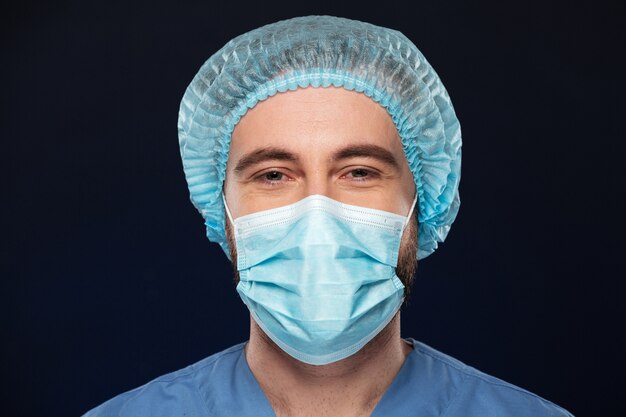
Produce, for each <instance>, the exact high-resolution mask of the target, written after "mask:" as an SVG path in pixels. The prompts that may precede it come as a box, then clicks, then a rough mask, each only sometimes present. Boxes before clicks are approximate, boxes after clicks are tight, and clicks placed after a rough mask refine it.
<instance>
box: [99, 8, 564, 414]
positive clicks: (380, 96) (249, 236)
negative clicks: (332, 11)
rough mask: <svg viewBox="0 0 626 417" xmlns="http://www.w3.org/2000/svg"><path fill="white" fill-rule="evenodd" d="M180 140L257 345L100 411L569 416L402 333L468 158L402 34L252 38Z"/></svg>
mask: <svg viewBox="0 0 626 417" xmlns="http://www.w3.org/2000/svg"><path fill="white" fill-rule="evenodd" d="M179 139H180V147H181V155H182V159H183V165H184V169H185V173H186V177H187V181H188V184H189V189H190V193H191V199H192V201H193V203H194V204H195V205H196V207H197V208H198V209H199V211H200V212H201V213H202V215H203V217H204V219H205V221H206V226H207V236H208V237H209V239H210V240H212V241H214V242H217V243H219V244H220V245H221V246H222V248H223V249H224V250H225V252H226V253H227V255H228V256H229V257H230V259H231V260H232V262H233V265H234V267H235V279H236V281H237V291H238V293H239V295H240V296H241V298H242V300H243V301H244V303H245V304H246V305H247V307H248V309H249V310H250V314H251V320H250V339H249V341H248V342H247V343H245V344H241V345H238V346H234V347H232V348H230V349H227V350H225V351H223V352H220V353H217V354H215V355H213V356H210V357H208V358H206V359H204V360H203V361H200V362H198V363H197V364H194V365H191V366H190V367H188V368H186V369H183V370H181V371H178V372H174V373H172V374H169V375H166V376H163V377H161V378H158V379H156V380H154V381H152V382H150V383H148V384H146V385H145V386H143V387H141V388H138V389H136V390H133V391H130V392H128V393H125V394H122V395H120V396H118V397H116V398H114V399H113V400H111V401H109V402H107V403H105V404H103V405H102V406H100V407H98V408H96V409H95V410H92V411H91V412H89V413H88V414H87V416H134V417H140V416H279V417H282V416H342V417H352V416H448V417H452V416H463V417H473V416H481V417H484V416H535V417H537V416H568V415H570V414H569V413H567V412H566V411H565V410H563V409H561V408H559V407H558V406H556V405H554V404H552V403H550V402H548V401H546V400H543V399H541V398H539V397H537V396H535V395H533V394H531V393H529V392H526V391H524V390H522V389H520V388H517V387H515V386H512V385H510V384H507V383H506V382H503V381H500V380H498V379H496V378H493V377H490V376H488V375H485V374H483V373H481V372H479V371H477V370H475V369H473V368H471V367H468V366H466V365H464V364H462V363H461V362H459V361H457V360H455V359H453V358H450V357H449V356H446V355H444V354H442V353H440V352H437V351H436V350H434V349H432V348H430V347H428V346H426V345H424V344H422V343H420V342H417V341H415V340H413V339H402V338H401V337H400V312H399V309H400V306H401V304H402V301H403V300H404V298H405V296H406V295H407V293H408V291H409V289H410V287H411V283H412V279H413V275H414V272H415V268H416V261H417V259H422V258H424V257H426V256H427V255H429V254H430V253H432V252H433V251H434V250H435V249H436V248H437V244H438V242H442V241H443V240H444V239H445V237H446V235H447V233H448V231H449V229H450V225H451V224H452V222H453V221H454V218H455V217H456V213H457V210H458V207H459V196H458V185H459V179H460V157H461V136H460V128H459V124H458V120H457V118H456V116H455V114H454V110H453V108H452V105H451V103H450V99H449V97H448V94H447V92H446V90H445V89H444V87H443V85H442V84H441V82H440V80H439V78H438V77H437V75H436V73H435V72H434V70H433V69H432V68H431V67H430V65H429V64H428V62H427V61H426V60H425V58H424V57H423V56H422V54H421V53H420V52H419V51H418V50H417V48H416V47H415V46H414V45H413V44H412V43H411V42H410V41H409V40H408V39H407V38H405V37H404V36H403V35H402V34H400V33H398V32H395V31H392V30H389V29H385V28H380V27H376V26H373V25H369V24H366V23H362V22H356V21H351V20H347V19H340V18H334V17H327V16H311V17H303V18H296V19H291V20H287V21H282V22H278V23H275V24H272V25H268V26H265V27H262V28H259V29H256V30H254V31H252V32H249V33H247V34H244V35H242V36H240V37H238V38H236V39H234V40H232V41H231V42H229V43H228V44H227V45H226V46H225V47H224V48H222V50H220V51H218V52H217V53H216V54H215V55H213V56H212V57H211V58H210V59H209V60H208V61H207V62H206V63H205V64H204V65H203V67H202V68H201V69H200V71H199V72H198V74H197V75H196V77H195V78H194V80H193V81H192V83H191V85H190V86H189V88H188V89H187V92H186V93H185V96H184V98H183V101H182V104H181V112H180V119H179Z"/></svg>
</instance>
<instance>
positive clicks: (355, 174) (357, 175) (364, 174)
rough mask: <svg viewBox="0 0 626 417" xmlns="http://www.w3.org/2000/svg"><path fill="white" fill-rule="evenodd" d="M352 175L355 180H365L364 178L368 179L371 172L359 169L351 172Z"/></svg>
mask: <svg viewBox="0 0 626 417" xmlns="http://www.w3.org/2000/svg"><path fill="white" fill-rule="evenodd" d="M350 174H351V175H352V177H354V178H363V177H367V176H368V175H369V174H370V172H369V171H368V170H365V169H362V168H359V169H353V170H352V171H350Z"/></svg>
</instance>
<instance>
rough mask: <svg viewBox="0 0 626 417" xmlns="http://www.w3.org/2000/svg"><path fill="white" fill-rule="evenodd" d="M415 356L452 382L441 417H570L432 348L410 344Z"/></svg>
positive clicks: (534, 396)
mask: <svg viewBox="0 0 626 417" xmlns="http://www.w3.org/2000/svg"><path fill="white" fill-rule="evenodd" d="M411 341H412V342H413V344H414V349H415V351H416V353H417V354H418V355H419V356H420V357H421V358H422V360H424V361H426V362H428V363H429V366H430V367H431V368H433V369H437V371H436V372H437V373H438V374H440V375H441V376H444V375H445V377H446V378H450V380H451V381H455V383H454V385H455V392H454V394H453V395H451V396H450V400H449V403H448V405H447V408H446V411H445V412H444V413H443V415H442V417H457V416H463V417H468V416H481V417H491V416H494V417H495V416H498V417H505V416H507V417H508V416H510V417H531V416H532V417H573V416H572V414H570V413H569V412H568V411H566V410H564V409H563V408H561V407H559V406H558V405H556V404H554V403H552V402H550V401H548V400H546V399H543V398H541V397H540V396H538V395H536V394H533V393H531V392H529V391H527V390H525V389H522V388H520V387H517V386H515V385H513V384H510V383H508V382H505V381H503V380H501V379H498V378H496V377H493V376H491V375H487V374H485V373H484V372H481V371H479V370H477V369H475V368H473V367H471V366H468V365H466V364H464V363H463V362H461V361H459V360H457V359H455V358H453V357H451V356H449V355H446V354H444V353H441V352H439V351H437V350H435V349H433V348H432V347H430V346H428V345H426V344H424V343H421V342H418V341H415V340H411Z"/></svg>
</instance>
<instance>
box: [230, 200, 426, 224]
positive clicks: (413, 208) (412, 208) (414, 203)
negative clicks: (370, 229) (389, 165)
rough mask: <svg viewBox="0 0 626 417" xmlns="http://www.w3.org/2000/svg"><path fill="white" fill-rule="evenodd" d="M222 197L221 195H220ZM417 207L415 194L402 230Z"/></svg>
mask: <svg viewBox="0 0 626 417" xmlns="http://www.w3.org/2000/svg"><path fill="white" fill-rule="evenodd" d="M222 196H223V194H222ZM224 204H226V200H224ZM416 205H417V193H415V198H414V199H413V204H412V205H411V210H409V215H408V216H406V220H405V221H404V225H403V226H402V230H403V231H404V229H405V228H406V226H407V225H408V224H409V222H410V221H411V216H413V210H415V206H416Z"/></svg>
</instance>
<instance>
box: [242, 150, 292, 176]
mask: <svg viewBox="0 0 626 417" xmlns="http://www.w3.org/2000/svg"><path fill="white" fill-rule="evenodd" d="M265 161H292V162H296V161H298V157H297V156H296V155H294V154H293V153H291V152H289V151H287V150H285V149H282V148H275V147H269V148H262V149H257V150H256V151H253V152H250V153H248V154H245V155H244V156H243V157H242V158H241V159H240V160H239V161H238V162H237V165H236V166H235V172H236V173H240V172H242V171H245V170H246V169H248V168H250V167H251V166H252V165H256V164H258V163H261V162H265Z"/></svg>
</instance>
